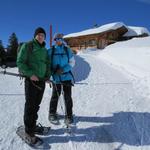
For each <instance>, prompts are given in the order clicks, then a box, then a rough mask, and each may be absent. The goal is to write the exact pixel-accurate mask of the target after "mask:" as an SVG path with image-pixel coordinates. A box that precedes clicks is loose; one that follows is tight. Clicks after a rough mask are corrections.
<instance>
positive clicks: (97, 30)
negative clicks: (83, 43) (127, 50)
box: [64, 22, 125, 38]
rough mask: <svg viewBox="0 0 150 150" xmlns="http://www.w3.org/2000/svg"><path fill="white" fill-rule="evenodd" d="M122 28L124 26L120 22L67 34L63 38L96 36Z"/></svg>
mask: <svg viewBox="0 0 150 150" xmlns="http://www.w3.org/2000/svg"><path fill="white" fill-rule="evenodd" d="M122 26H125V25H124V23H122V22H114V23H109V24H106V25H102V26H100V27H97V28H93V29H88V30H84V31H81V32H76V33H71V34H68V35H65V36H64V38H70V37H78V36H84V35H90V34H97V33H101V32H105V31H108V30H116V29H118V28H121V27H122Z"/></svg>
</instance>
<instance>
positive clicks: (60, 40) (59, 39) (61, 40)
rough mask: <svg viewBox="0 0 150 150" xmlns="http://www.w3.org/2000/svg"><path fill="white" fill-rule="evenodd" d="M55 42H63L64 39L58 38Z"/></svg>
mask: <svg viewBox="0 0 150 150" xmlns="http://www.w3.org/2000/svg"><path fill="white" fill-rule="evenodd" d="M55 41H56V42H57V41H59V42H63V39H62V38H56V39H55Z"/></svg>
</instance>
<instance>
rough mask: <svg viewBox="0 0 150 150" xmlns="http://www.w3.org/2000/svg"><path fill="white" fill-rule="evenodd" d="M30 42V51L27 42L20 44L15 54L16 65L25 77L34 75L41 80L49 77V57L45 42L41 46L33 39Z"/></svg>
mask: <svg viewBox="0 0 150 150" xmlns="http://www.w3.org/2000/svg"><path fill="white" fill-rule="evenodd" d="M32 42H33V49H32V51H30V50H29V49H28V43H24V44H23V45H22V46H21V48H20V51H19V52H18V56H17V66H18V68H19V70H20V71H21V72H22V73H23V75H25V76H27V77H31V76H32V75H36V76H37V77H38V78H39V79H41V80H43V79H45V78H49V77H50V59H49V56H48V52H47V49H46V48H45V44H44V45H43V46H41V45H40V44H39V43H38V42H37V41H36V40H35V39H33V40H32Z"/></svg>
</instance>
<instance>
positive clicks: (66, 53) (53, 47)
mask: <svg viewBox="0 0 150 150" xmlns="http://www.w3.org/2000/svg"><path fill="white" fill-rule="evenodd" d="M51 49H52V53H51V70H53V56H54V52H55V45H53V46H52V47H51ZM64 51H65V53H63V54H55V55H67V58H68V63H69V51H68V47H67V46H64ZM69 73H70V74H71V76H72V78H73V82H74V83H75V78H74V76H73V73H72V72H71V71H69Z"/></svg>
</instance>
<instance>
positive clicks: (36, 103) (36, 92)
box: [24, 78, 45, 134]
mask: <svg viewBox="0 0 150 150" xmlns="http://www.w3.org/2000/svg"><path fill="white" fill-rule="evenodd" d="M39 88H40V89H39ZM44 90H45V82H44V81H37V82H35V81H31V80H30V79H28V78H26V79H25V108H24V125H25V131H26V132H27V133H28V134H34V129H35V127H36V121H37V119H38V114H37V112H38V110H39V108H40V104H41V101H42V98H43V93H44Z"/></svg>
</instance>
